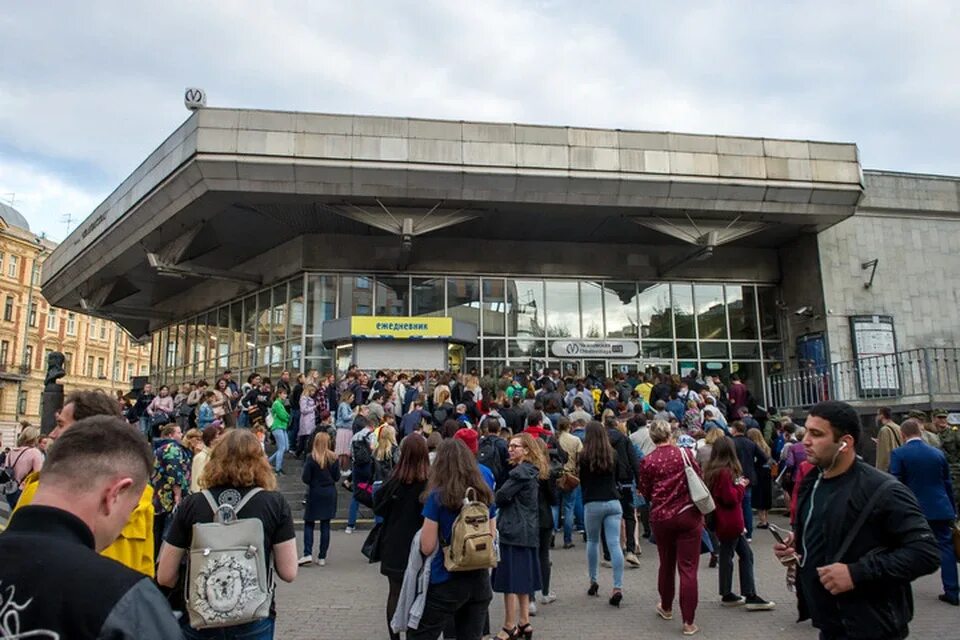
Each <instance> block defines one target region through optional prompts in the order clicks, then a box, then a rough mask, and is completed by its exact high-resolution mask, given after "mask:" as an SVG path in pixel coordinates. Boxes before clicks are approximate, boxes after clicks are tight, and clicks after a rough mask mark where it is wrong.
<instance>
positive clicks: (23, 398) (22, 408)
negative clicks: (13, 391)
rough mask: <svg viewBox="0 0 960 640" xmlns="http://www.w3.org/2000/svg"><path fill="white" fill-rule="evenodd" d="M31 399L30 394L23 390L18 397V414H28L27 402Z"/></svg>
mask: <svg viewBox="0 0 960 640" xmlns="http://www.w3.org/2000/svg"><path fill="white" fill-rule="evenodd" d="M29 399H30V394H29V393H27V391H26V390H24V389H21V390H20V393H19V395H18V397H17V413H19V414H20V415H21V416H22V415H24V414H26V413H27V400H29Z"/></svg>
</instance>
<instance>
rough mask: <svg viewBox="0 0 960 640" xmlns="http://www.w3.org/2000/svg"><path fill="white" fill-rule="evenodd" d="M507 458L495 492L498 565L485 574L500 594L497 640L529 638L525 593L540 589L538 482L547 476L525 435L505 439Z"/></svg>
mask: <svg viewBox="0 0 960 640" xmlns="http://www.w3.org/2000/svg"><path fill="white" fill-rule="evenodd" d="M507 455H508V456H509V462H510V465H511V466H512V467H513V468H512V469H511V470H510V473H509V474H508V475H507V480H506V482H504V483H503V486H501V487H500V488H499V489H497V492H496V503H497V507H499V509H500V513H499V515H498V517H497V530H498V531H499V533H500V563H499V564H498V565H497V567H496V568H495V569H494V570H493V573H492V574H491V582H492V583H493V590H494V592H496V593H502V594H503V606H504V623H503V630H502V631H501V632H499V633H498V634H497V638H500V639H501V640H509V639H510V638H519V637H523V638H531V637H532V636H533V629H532V628H531V627H530V594H531V593H534V592H535V591H540V589H541V588H542V586H543V581H542V576H541V571H540V557H539V554H538V548H539V545H540V514H539V481H540V480H541V479H546V478H547V477H549V474H550V469H549V465H548V464H547V460H546V456H545V455H544V452H543V450H542V449H541V448H540V446H539V445H537V443H536V442H535V441H534V439H533V436H531V435H530V434H529V433H521V434H519V435H516V436H513V437H512V438H510V444H509V445H508V446H507ZM503 633H506V634H507V635H506V637H504V636H503V635H501V634H503Z"/></svg>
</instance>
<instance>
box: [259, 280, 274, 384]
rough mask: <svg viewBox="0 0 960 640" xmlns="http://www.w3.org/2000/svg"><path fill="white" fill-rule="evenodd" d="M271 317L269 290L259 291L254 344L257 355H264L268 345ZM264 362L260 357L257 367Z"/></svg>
mask: <svg viewBox="0 0 960 640" xmlns="http://www.w3.org/2000/svg"><path fill="white" fill-rule="evenodd" d="M272 317H273V308H272V306H271V302H270V290H269V289H268V290H267V291H261V292H260V294H259V295H258V296H257V332H256V339H255V341H256V343H257V353H258V354H264V353H266V352H265V351H264V350H263V348H264V347H265V346H266V345H268V344H270V341H271V340H270V339H271V327H270V323H271V318H272ZM265 362H266V360H264V359H263V358H262V357H259V358H258V359H257V366H260V365H263V364H264V363H265Z"/></svg>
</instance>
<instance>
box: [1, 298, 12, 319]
mask: <svg viewBox="0 0 960 640" xmlns="http://www.w3.org/2000/svg"><path fill="white" fill-rule="evenodd" d="M3 319H4V320H6V321H7V322H13V296H7V301H6V302H5V303H4V304H3Z"/></svg>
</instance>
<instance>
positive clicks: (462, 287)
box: [447, 278, 480, 328]
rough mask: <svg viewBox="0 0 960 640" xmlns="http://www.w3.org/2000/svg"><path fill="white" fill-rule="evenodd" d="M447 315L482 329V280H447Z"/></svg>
mask: <svg viewBox="0 0 960 640" xmlns="http://www.w3.org/2000/svg"><path fill="white" fill-rule="evenodd" d="M447 315H449V316H450V317H451V318H453V319H454V320H460V321H462V322H469V323H471V324H474V325H476V326H477V327H478V328H479V327H480V278H447Z"/></svg>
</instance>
